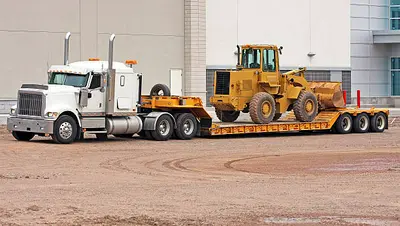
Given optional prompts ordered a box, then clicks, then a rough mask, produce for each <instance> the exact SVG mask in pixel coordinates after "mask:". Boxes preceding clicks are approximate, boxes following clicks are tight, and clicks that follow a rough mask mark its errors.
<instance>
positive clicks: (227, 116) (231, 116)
mask: <svg viewBox="0 0 400 226" xmlns="http://www.w3.org/2000/svg"><path fill="white" fill-rule="evenodd" d="M215 114H216V115H217V118H218V119H219V120H220V121H221V122H234V121H236V119H238V118H239V115H240V111H222V110H219V109H215Z"/></svg>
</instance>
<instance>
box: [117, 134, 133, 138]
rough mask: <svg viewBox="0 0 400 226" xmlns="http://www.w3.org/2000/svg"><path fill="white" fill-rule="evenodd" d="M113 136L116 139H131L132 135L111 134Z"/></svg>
mask: <svg viewBox="0 0 400 226" xmlns="http://www.w3.org/2000/svg"><path fill="white" fill-rule="evenodd" d="M113 136H114V137H117V138H132V137H133V134H113Z"/></svg>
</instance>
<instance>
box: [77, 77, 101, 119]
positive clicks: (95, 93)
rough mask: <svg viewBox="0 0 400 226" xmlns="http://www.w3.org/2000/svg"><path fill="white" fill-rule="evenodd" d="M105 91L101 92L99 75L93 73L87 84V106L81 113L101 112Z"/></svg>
mask: <svg viewBox="0 0 400 226" xmlns="http://www.w3.org/2000/svg"><path fill="white" fill-rule="evenodd" d="M104 101H105V92H101V75H100V74H93V76H92V79H91V81H90V86H89V100H88V105H87V107H85V108H83V109H82V111H83V113H86V114H87V113H102V112H105V106H104Z"/></svg>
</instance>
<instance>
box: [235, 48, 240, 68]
mask: <svg viewBox="0 0 400 226" xmlns="http://www.w3.org/2000/svg"><path fill="white" fill-rule="evenodd" d="M236 48H237V65H238V66H239V65H240V46H239V45H237V46H236Z"/></svg>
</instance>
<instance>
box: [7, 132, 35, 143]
mask: <svg viewBox="0 0 400 226" xmlns="http://www.w3.org/2000/svg"><path fill="white" fill-rule="evenodd" d="M12 135H13V137H14V138H15V139H16V140H18V141H30V140H31V139H32V138H33V137H34V136H35V134H34V133H28V132H20V131H12Z"/></svg>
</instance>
